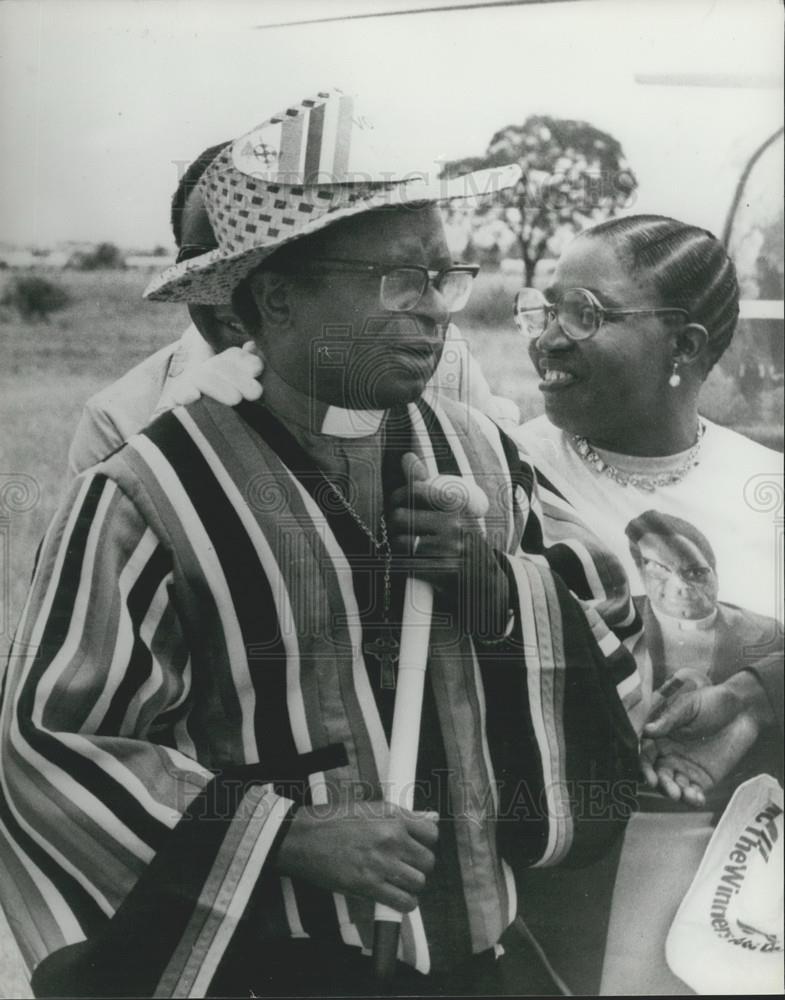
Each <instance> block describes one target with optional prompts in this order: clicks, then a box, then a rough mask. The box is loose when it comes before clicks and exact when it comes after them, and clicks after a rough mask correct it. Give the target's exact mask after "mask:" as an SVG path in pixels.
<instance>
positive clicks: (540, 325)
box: [513, 288, 690, 340]
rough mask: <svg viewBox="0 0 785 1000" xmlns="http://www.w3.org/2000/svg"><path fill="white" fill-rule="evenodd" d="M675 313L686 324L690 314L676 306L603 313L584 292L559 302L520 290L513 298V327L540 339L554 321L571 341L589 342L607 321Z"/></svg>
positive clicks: (577, 291)
mask: <svg viewBox="0 0 785 1000" xmlns="http://www.w3.org/2000/svg"><path fill="white" fill-rule="evenodd" d="M660 313H677V314H680V315H681V316H683V317H684V319H685V320H686V321H687V322H689V319H690V314H689V313H688V312H687V310H686V309H681V308H679V307H678V306H666V307H663V308H659V309H606V308H605V307H604V306H602V305H600V303H599V302H598V301H597V298H596V297H595V296H594V295H593V294H592V293H591V292H590V291H589V290H588V289H586V288H570V289H568V290H567V291H566V292H564V294H563V295H562V296H561V298H560V299H559V301H558V302H548V300H547V299H546V298H545V296H544V295H543V294H542V292H539V291H537V289H536V288H523V289H521V291H520V292H518V294H517V295H516V296H515V304H514V306H513V318H514V319H515V325H516V326H517V327H518V329H519V330H520V331H521V333H523V334H525V335H526V336H527V337H531V339H532V340H536V339H537V337H541V336H542V334H543V333H545V330H546V329H547V327H548V324H549V323H551V322H552V321H553V320H554V319H555V320H556V321H557V322H558V324H559V326H560V327H561V329H562V330H563V331H564V333H565V334H566V335H567V336H568V337H569V338H570V340H588V339H589V337H593V336H594V334H595V333H596V332H597V331H598V330H599V328H600V327H601V326H602V324H603V323H604V322H605V321H606V320H611V321H612V320H613V319H615V318H616V317H619V316H657V315H659V314H660Z"/></svg>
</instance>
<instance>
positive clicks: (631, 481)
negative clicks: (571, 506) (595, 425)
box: [570, 419, 706, 493]
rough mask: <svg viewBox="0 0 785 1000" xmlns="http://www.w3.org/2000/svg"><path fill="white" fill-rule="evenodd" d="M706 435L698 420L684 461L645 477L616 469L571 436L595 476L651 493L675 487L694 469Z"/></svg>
mask: <svg viewBox="0 0 785 1000" xmlns="http://www.w3.org/2000/svg"><path fill="white" fill-rule="evenodd" d="M705 433H706V424H705V423H704V422H703V421H702V420H700V419H698V435H697V439H696V441H695V444H694V445H693V446H692V447H691V448H690V450H689V451H688V452H687V454H686V455H685V456H684V461H683V462H682V463H681V465H679V467H678V468H676V469H671V470H669V471H668V472H660V473H654V474H652V475H647V474H646V473H645V472H625V471H624V470H623V469H617V468H616V466H615V465H612V464H611V463H610V462H606V461H605V459H604V458H602V457H601V456H600V455H598V454H597V452H596V451H595V450H594V448H592V446H591V445H590V444H589V442H588V441H587V439H586V438H585V437H582V436H581V435H579V434H571V435H570V437H571V439H572V443H573V446H574V447H575V450H576V451H577V452H578V454H579V455H580V457H581V458H582V459H583V461H584V462H585V463H586V465H588V466H589V468H590V469H591V470H592V471H593V472H596V473H597V474H601V475H605V476H607V477H608V478H609V479H612V480H613V481H614V482H615V483H618V484H619V486H635V487H636V488H637V489H639V490H643V491H644V492H646V493H653V492H654V491H655V490H657V489H660V487H662V486H675V485H676V483H680V482H681V481H682V479H684V477H685V476H686V475H687V473H688V472H689V471H690V470H691V469H694V468H695V466H696V465H697V464H698V462H699V461H700V450H701V445H702V443H703V435H704V434H705Z"/></svg>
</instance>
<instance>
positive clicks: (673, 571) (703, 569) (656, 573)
mask: <svg viewBox="0 0 785 1000" xmlns="http://www.w3.org/2000/svg"><path fill="white" fill-rule="evenodd" d="M643 565H644V568H645V569H646V571H647V572H648V573H649V574H650V575H651V576H653V577H654V579H655V580H659V581H660V582H664V581H665V580H669V579H670V578H671V577H672V576H677V577H678V578H679V579H680V580H681V581H682V583H687V584H693V585H695V586H699V585H700V584H703V583H707V582H708V581H709V580H710V579H711V578H712V576H713V575H714V571H713V570H712V568H711V567H710V566H687V567H686V568H685V569H679V568H678V567H673V566H665V565H664V564H663V563H661V562H657V560H656V559H646V558H644V560H643Z"/></svg>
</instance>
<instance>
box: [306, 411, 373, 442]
mask: <svg viewBox="0 0 785 1000" xmlns="http://www.w3.org/2000/svg"><path fill="white" fill-rule="evenodd" d="M384 414H385V411H384V410H344V409H343V407H341V406H328V407H327V409H326V410H325V413H324V418H323V419H322V429H321V433H322V434H330V435H332V437H341V438H361V437H368V435H369V434H375V433H376V432H377V431H378V430H379V427H380V426H381V423H382V419H383V417H384Z"/></svg>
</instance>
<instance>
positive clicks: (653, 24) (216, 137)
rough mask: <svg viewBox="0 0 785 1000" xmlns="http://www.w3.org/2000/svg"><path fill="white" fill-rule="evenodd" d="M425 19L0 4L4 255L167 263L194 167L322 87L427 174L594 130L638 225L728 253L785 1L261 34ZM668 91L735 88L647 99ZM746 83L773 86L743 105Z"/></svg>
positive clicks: (729, 0)
mask: <svg viewBox="0 0 785 1000" xmlns="http://www.w3.org/2000/svg"><path fill="white" fill-rule="evenodd" d="M434 2H438V0H431V2H430V3H429V2H427V0H423V2H421V3H420V5H421V6H431V5H433V3H434ZM416 5H417V2H416V0H366V2H360V0H318V2H317V0H287V2H283V0H223V2H219V0H211V2H206V0H43V2H38V0H5V2H0V241H2V242H13V243H17V244H21V245H39V246H48V245H51V244H53V243H55V242H59V241H64V240H87V241H98V240H112V241H114V242H117V243H119V244H121V245H122V246H124V247H134V248H139V249H143V248H148V247H152V246H154V245H155V244H158V243H160V244H163V245H164V246H166V247H167V248H168V247H170V246H171V245H172V240H171V234H170V231H169V227H168V208H169V200H170V197H171V193H172V191H173V189H174V187H175V185H176V183H177V179H178V176H179V174H178V171H179V170H181V169H182V164H183V163H185V162H187V161H190V160H191V159H193V157H194V156H196V155H197V154H198V153H199V152H200V151H201V150H202V149H203V148H204V147H206V146H209V145H212V144H214V143H216V142H219V141H222V140H225V139H229V138H232V137H234V136H236V135H240V134H242V133H244V132H246V131H248V130H249V129H250V128H251V127H253V126H254V125H255V124H257V123H258V122H261V121H262V120H264V119H266V118H267V117H269V116H270V115H271V114H274V113H275V112H277V111H279V110H281V109H282V108H284V107H286V105H287V104H289V103H291V102H293V101H296V100H299V99H301V98H303V97H307V96H308V95H310V94H311V93H313V92H315V91H317V90H320V89H323V88H325V87H333V86H337V87H340V88H341V89H343V90H344V91H347V92H353V93H355V94H357V95H358V99H359V102H360V106H361V110H362V111H363V113H365V114H366V115H367V116H368V117H370V118H371V119H372V120H373V121H374V123H375V125H376V127H377V129H380V130H381V131H382V133H383V134H384V136H385V138H386V140H387V142H388V143H391V144H394V145H396V146H397V147H398V150H399V152H400V153H401V154H402V155H403V156H404V157H405V158H406V159H407V160H408V161H409V162H411V164H412V169H416V170H429V169H430V170H433V169H434V164H435V163H436V161H437V160H438V159H439V158H448V159H453V158H457V157H462V156H469V155H479V154H481V153H482V152H483V151H484V149H485V147H486V145H487V143H488V141H489V139H490V137H491V135H492V134H493V133H494V132H495V131H497V129H499V128H501V127H503V126H504V125H507V124H512V123H521V122H523V120H524V119H525V118H526V117H527V116H528V115H529V114H551V115H555V116H558V117H565V118H582V119H585V120H587V121H589V122H591V123H592V124H593V125H595V126H596V127H598V128H601V129H604V130H606V131H608V132H611V133H612V134H613V135H614V136H615V137H616V138H617V139H619V141H620V142H621V143H622V146H623V148H624V151H625V153H626V155H627V158H628V160H629V162H630V164H631V165H632V167H633V169H634V170H635V172H636V174H637V176H638V180H639V183H640V187H639V191H638V194H637V197H636V201H635V204H634V205H633V206H632V208H633V209H634V210H635V211H654V212H659V213H663V214H670V215H675V216H676V217H680V218H682V219H685V220H687V221H690V222H695V223H697V224H700V225H704V226H707V227H709V228H712V229H714V230H715V231H719V230H721V229H722V225H723V222H724V218H725V214H726V212H727V208H728V205H729V203H730V200H731V197H732V194H733V190H734V186H735V183H736V180H737V178H738V176H739V174H740V172H741V170H742V168H743V166H744V164H745V162H746V161H747V159H748V158H749V156H750V155H751V153H752V152H753V150H754V149H755V148H756V146H757V145H759V144H760V142H762V141H763V140H764V139H765V138H766V136H767V135H769V134H771V133H772V132H773V131H774V130H775V129H776V128H777V127H778V125H780V124H781V122H782V57H781V39H782V17H783V15H782V6H781V4H780V3H779V2H778V0H580V2H575V0H573V2H557V3H548V4H535V5H526V6H507V7H501V8H491V9H485V10H458V11H449V12H448V11H442V12H439V13H431V14H419V15H412V14H408V15H405V16H399V17H384V18H378V19H363V20H348V21H347V20H343V21H339V22H337V23H331V24H318V25H300V26H293V27H274V28H269V27H268V28H260V27H259V26H260V25H270V24H275V23H277V22H280V21H290V20H294V19H298V20H300V19H306V18H309V17H314V16H317V17H318V16H321V17H324V16H326V15H328V14H329V15H342V14H345V13H351V12H358V11H363V12H368V11H371V10H374V9H387V10H390V9H396V8H397V9H400V8H402V7H403V8H405V7H407V6H416ZM663 74H664V75H666V76H669V77H670V78H673V76H674V75H681V76H683V75H684V74H693V75H694V74H698V75H699V77H700V78H701V79H703V80H704V82H705V81H706V78H707V77H708V76H711V75H715V74H724V75H725V77H726V78H727V79H729V80H730V82H731V83H732V84H733V85H732V86H726V87H719V86H705V85H704V86H689V87H687V86H678V87H677V86H666V85H663V84H655V85H652V84H645V83H642V82H639V81H640V78H641V77H643V78H651V77H652V75H659V76H661V75H663ZM750 77H755V78H757V82H758V83H760V78H761V77H766V78H767V80H764V81H763V82H764V83H768V85H767V86H760V85H758V86H739V82H740V81H741V80H746V81H747V83H750V82H756V81H755V80H752V81H750ZM636 78H637V79H636ZM777 78H779V84H777V82H776V80H777ZM772 80H774V85H772Z"/></svg>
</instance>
